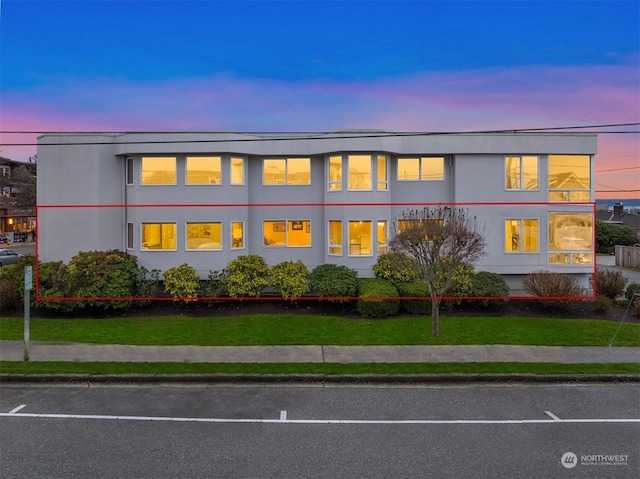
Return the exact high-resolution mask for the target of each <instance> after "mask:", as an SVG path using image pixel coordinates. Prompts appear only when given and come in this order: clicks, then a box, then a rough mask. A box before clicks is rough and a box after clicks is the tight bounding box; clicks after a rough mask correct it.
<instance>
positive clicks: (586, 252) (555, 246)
mask: <svg viewBox="0 0 640 479" xmlns="http://www.w3.org/2000/svg"><path fill="white" fill-rule="evenodd" d="M554 250H555V251H554ZM592 251H593V214H591V213H549V263H553V264H591V263H593V254H592Z"/></svg>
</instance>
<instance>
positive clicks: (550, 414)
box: [545, 411, 560, 421]
mask: <svg viewBox="0 0 640 479" xmlns="http://www.w3.org/2000/svg"><path fill="white" fill-rule="evenodd" d="M545 414H546V415H547V416H549V417H550V418H551V419H553V420H554V421H560V418H559V417H558V416H556V415H555V414H553V413H552V412H551V411H545Z"/></svg>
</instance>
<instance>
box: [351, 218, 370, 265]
mask: <svg viewBox="0 0 640 479" xmlns="http://www.w3.org/2000/svg"><path fill="white" fill-rule="evenodd" d="M371 230H372V228H371V221H349V256H371V255H372V249H373V245H372V236H371Z"/></svg>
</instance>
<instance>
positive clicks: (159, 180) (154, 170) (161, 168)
mask: <svg viewBox="0 0 640 479" xmlns="http://www.w3.org/2000/svg"><path fill="white" fill-rule="evenodd" d="M141 182H142V184H143V185H175V184H176V159H175V157H173V158H169V157H143V158H142V179H141Z"/></svg>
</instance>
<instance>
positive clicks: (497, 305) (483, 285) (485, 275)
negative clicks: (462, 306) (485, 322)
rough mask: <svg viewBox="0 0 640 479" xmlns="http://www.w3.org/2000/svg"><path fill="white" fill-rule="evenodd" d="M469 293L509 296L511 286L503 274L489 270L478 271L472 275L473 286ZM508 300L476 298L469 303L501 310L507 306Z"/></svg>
mask: <svg viewBox="0 0 640 479" xmlns="http://www.w3.org/2000/svg"><path fill="white" fill-rule="evenodd" d="M468 294H469V296H475V297H493V296H496V297H499V296H509V287H508V286H507V283H506V282H505V280H504V278H503V277H502V276H501V275H499V274H497V273H491V272H489V271H478V272H477V273H475V274H474V275H472V276H471V288H470V291H469V293H468ZM507 301H508V300H507V299H475V300H471V301H469V303H470V304H471V306H472V307H479V308H481V309H492V310H499V309H502V308H504V307H505V305H506V304H507Z"/></svg>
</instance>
